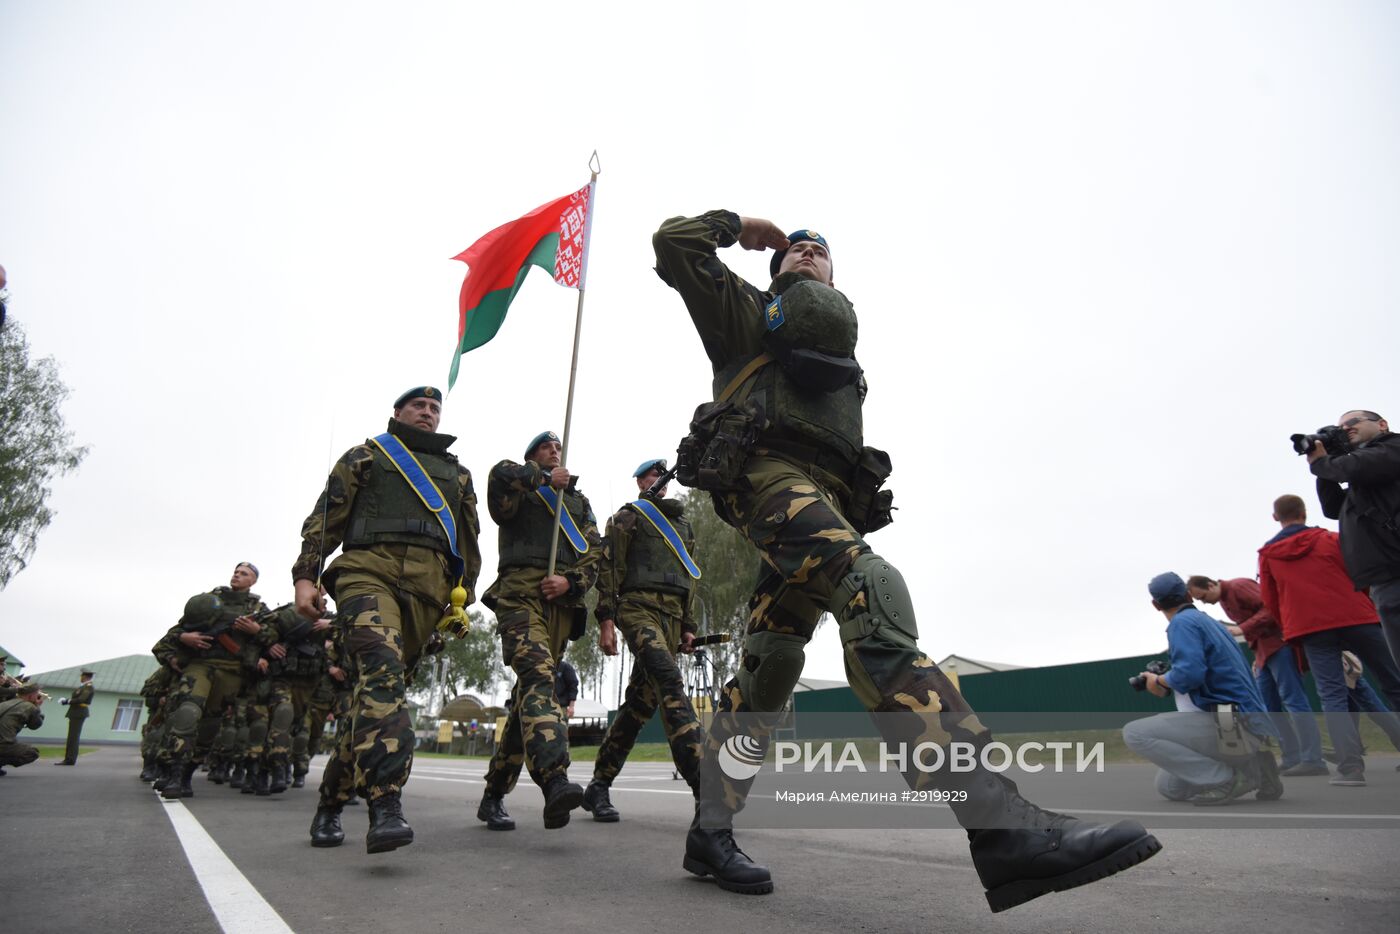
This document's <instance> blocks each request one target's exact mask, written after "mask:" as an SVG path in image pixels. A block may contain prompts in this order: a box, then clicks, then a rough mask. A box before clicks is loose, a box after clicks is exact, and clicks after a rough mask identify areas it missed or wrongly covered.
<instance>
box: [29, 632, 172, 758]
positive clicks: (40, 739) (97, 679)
mask: <svg viewBox="0 0 1400 934" xmlns="http://www.w3.org/2000/svg"><path fill="white" fill-rule="evenodd" d="M156 668H157V665H156V660H155V658H153V657H152V656H151V655H150V654H149V653H148V654H145V655H123V656H121V657H120V658H106V659H103V660H102V661H100V662H88V663H87V664H86V665H75V666H73V667H72V668H59V669H57V670H55V671H43V672H38V673H35V674H32V675H29V678H30V679H31V680H33V681H37V682H39V684H40V686H42V687H43V689H44V693H46V694H48V695H49V697H50V698H51V699H50V700H48V701H45V703H44V725H43V726H42V727H40V728H39V729H37V730H26V731H25V733H24V738H25V739H26V741H28V742H36V743H61V742H63V741H64V740H65V739H67V737H68V718H67V717H66V716H65V714H67V713H68V708H67V707H65V706H63V705H62V704H60V703H59V701H60V700H61V699H63V698H65V697H67V696H68V695H69V694H71V693H72V692H73V690H74V689H75V688H77V686H78V685H79V683H81V678H80V677H79V675H81V673H82V672H83V671H90V672H92V687H93V696H92V705H91V706H90V707H89V708H88V720H87V723H85V724H84V725H83V740H82V741H83V743H85V744H87V743H129V744H136V743H140V742H141V726H142V724H143V723H144V722H145V718H146V702H145V699H144V698H142V697H141V685H143V684H145V683H146V679H147V678H149V677H150V676H151V674H152V673H153V672H154V671H155V670H156Z"/></svg>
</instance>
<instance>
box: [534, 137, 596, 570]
mask: <svg viewBox="0 0 1400 934" xmlns="http://www.w3.org/2000/svg"><path fill="white" fill-rule="evenodd" d="M588 170H589V172H590V173H592V174H591V175H590V176H589V179H588V213H587V214H586V215H585V216H584V220H583V260H582V264H581V266H580V268H579V274H578V310H577V311H576V312H575V314H574V356H573V360H572V361H571V362H570V363H569V398H568V401H567V402H566V403H565V405H564V440H563V441H562V442H560V445H559V464H560V466H566V465H567V464H568V463H569V430H570V428H571V427H572V425H573V418H574V382H575V380H576V379H577V378H578V342H579V335H580V334H581V333H582V331H583V292H584V288H585V286H587V284H588V249H589V247H590V246H591V245H592V241H593V209H594V207H595V206H596V203H595V200H594V199H595V197H596V195H597V191H598V173H599V172H600V171H602V164H601V163H600V162H599V161H598V150H596V149H595V150H593V155H592V156H591V157H590V158H589V160H588ZM557 500H558V505H557V506H556V508H555V510H554V532H553V534H551V535H550V537H549V570H548V571H546V572H545V576H546V577H553V576H554V563H555V558H556V557H557V556H558V553H559V528H560V526H561V525H562V524H563V521H564V494H563V491H560V492H559V495H558V497H557Z"/></svg>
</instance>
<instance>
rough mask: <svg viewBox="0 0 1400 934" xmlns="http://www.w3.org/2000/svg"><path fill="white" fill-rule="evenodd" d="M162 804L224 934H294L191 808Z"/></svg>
mask: <svg viewBox="0 0 1400 934" xmlns="http://www.w3.org/2000/svg"><path fill="white" fill-rule="evenodd" d="M160 800H161V802H162V804H164V806H165V813H166V814H167V815H168V816H169V817H170V823H171V824H172V825H173V826H174V827H175V836H176V837H177V838H179V840H180V845H181V846H182V847H184V848H185V858H186V859H188V860H189V862H190V869H192V870H194V877H195V879H196V880H198V882H199V887H200V888H201V889H203V890H204V898H205V900H206V901H207V902H209V908H210V910H211V911H213V912H214V918H215V920H217V921H218V922H219V927H221V928H223V930H224V934H294V932H293V931H292V929H291V928H290V927H288V926H287V922H285V921H283V920H282V916H281V915H279V914H278V913H277V912H276V911H274V910H273V908H272V906H271V905H269V904H268V903H267V900H266V899H264V898H263V897H262V895H260V894H259V893H258V890H257V889H255V888H253V883H251V882H249V881H248V877H247V876H245V875H243V873H242V872H240V871H239V870H238V867H237V866H235V865H234V864H233V860H231V859H229V858H228V856H227V855H226V854H225V853H224V851H223V850H221V849H220V848H219V845H218V844H217V843H215V842H214V838H213V837H211V836H209V832H208V831H206V830H205V829H204V826H203V825H202V824H200V822H199V821H198V820H197V819H196V818H195V816H194V815H193V814H192V813H190V810H189V808H187V807H185V806H184V805H183V804H182V803H180V802H179V801H178V800H177V801H166V800H165V799H163V798H162V799H160Z"/></svg>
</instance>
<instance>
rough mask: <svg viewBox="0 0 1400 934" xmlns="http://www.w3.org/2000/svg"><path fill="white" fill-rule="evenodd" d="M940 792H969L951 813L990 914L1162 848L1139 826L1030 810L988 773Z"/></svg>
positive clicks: (962, 778) (960, 779)
mask: <svg viewBox="0 0 1400 934" xmlns="http://www.w3.org/2000/svg"><path fill="white" fill-rule="evenodd" d="M945 790H957V791H966V792H967V800H966V801H964V802H957V803H954V804H952V805H951V807H952V809H953V813H954V814H955V815H957V818H958V822H959V823H961V824H962V825H963V826H964V827H966V828H967V829H968V830H967V837H968V841H969V843H970V846H971V849H972V864H973V866H974V867H976V869H977V875H978V877H979V878H980V879H981V880H982V886H983V887H984V888H985V889H986V890H987V905H988V906H989V907H990V908H991V909H992V911H1005V910H1006V909H1008V908H1014V907H1015V906H1017V905H1020V904H1022V903H1024V902H1028V901H1030V900H1031V899H1033V898H1039V897H1040V896H1041V895H1048V894H1049V893H1051V892H1062V891H1064V890H1065V889H1072V888H1074V887H1076V886H1080V885H1086V884H1088V883H1090V882H1095V881H1097V880H1099V879H1103V878H1105V877H1107V876H1111V875H1113V874H1114V873H1116V872H1120V871H1122V870H1124V869H1127V868H1128V867H1130V866H1135V865H1137V864H1138V863H1140V862H1142V861H1143V860H1145V859H1147V858H1149V857H1151V856H1152V855H1153V854H1154V853H1156V852H1157V851H1158V850H1160V849H1161V848H1162V844H1160V843H1158V842H1157V838H1156V837H1154V836H1152V835H1151V834H1150V833H1148V832H1147V831H1146V830H1145V829H1144V828H1143V826H1142V825H1141V824H1139V823H1138V822H1137V821H1131V820H1122V821H1118V822H1117V823H1115V824H1094V823H1090V822H1089V821H1082V820H1079V819H1078V818H1076V817H1070V816H1069V815H1067V814H1056V813H1055V812H1054V811H1046V810H1042V809H1041V808H1038V807H1036V806H1035V805H1034V804H1031V803H1030V802H1029V801H1027V800H1026V799H1025V798H1022V797H1021V795H1020V793H1019V792H1017V790H1016V784H1015V782H1012V781H1011V780H1009V779H1007V778H1004V777H1003V776H1001V775H997V774H995V773H993V772H990V771H987V770H985V769H980V768H979V769H976V770H974V771H973V772H970V773H965V774H963V775H959V776H957V777H955V778H953V779H952V780H951V781H949V782H948V783H947V784H946V786H945Z"/></svg>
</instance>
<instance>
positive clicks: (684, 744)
mask: <svg viewBox="0 0 1400 934" xmlns="http://www.w3.org/2000/svg"><path fill="white" fill-rule="evenodd" d="M617 625H618V628H619V629H621V630H622V635H623V637H624V638H626V639H627V647H628V648H630V649H631V650H632V657H633V661H632V676H631V678H630V679H628V682H627V691H626V693H625V694H624V695H623V699H622V707H621V709H619V710H618V712H617V718H616V719H615V720H613V722H612V724H611V725H610V726H609V727H608V732H607V734H606V735H605V736H604V737H603V743H602V746H601V747H600V748H599V749H598V759H597V762H596V763H595V764H594V766H593V780H594V781H597V782H602V783H603V784H605V785H610V784H612V780H613V779H614V778H616V777H617V773H618V772H621V771H622V767H623V766H624V765H625V764H626V763H627V756H628V754H629V753H631V752H632V747H633V746H634V745H636V742H637V734H638V733H640V732H641V731H642V727H644V726H646V725H647V723H648V722H650V721H651V718H652V717H653V716H655V714H656V710H657V708H658V707H660V708H661V726H662V728H663V729H664V730H665V731H666V743H667V744H668V745H669V746H670V747H671V759H672V760H673V761H674V762H675V764H676V771H678V772H680V773H681V777H682V778H684V779H685V781H686V784H688V785H689V786H690V787H691V789H692V790H693V789H695V788H697V787H698V784H699V781H700V759H701V757H702V756H703V754H704V744H705V731H704V730H703V729H702V728H701V726H700V722H699V720H697V719H696V717H695V709H694V708H693V707H692V706H691V704H690V698H689V697H688V696H686V693H685V680H684V679H683V678H682V677H681V672H680V669H679V668H678V667H677V666H676V649H677V648H678V647H679V645H680V638H681V621H680V619H679V618H677V617H674V616H669V615H667V614H665V613H663V612H661V610H659V609H657V608H656V607H654V606H648V605H644V604H641V603H637V602H630V601H628V599H627V597H625V596H624V597H623V598H622V603H621V605H620V606H619V607H618V608H617Z"/></svg>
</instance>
